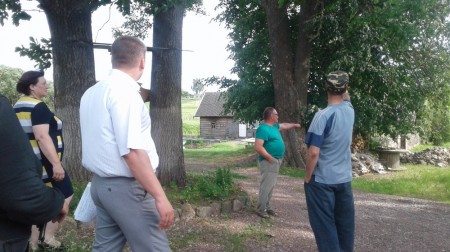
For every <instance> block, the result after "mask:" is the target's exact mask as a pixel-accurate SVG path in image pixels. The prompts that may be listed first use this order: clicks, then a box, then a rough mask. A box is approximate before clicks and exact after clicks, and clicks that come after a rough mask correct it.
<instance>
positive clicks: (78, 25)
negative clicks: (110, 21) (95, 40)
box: [0, 0, 110, 181]
mask: <svg viewBox="0 0 450 252" xmlns="http://www.w3.org/2000/svg"><path fill="white" fill-rule="evenodd" d="M38 2H39V8H41V9H42V10H43V11H44V12H45V15H46V17H47V21H48V25H49V28H50V34H51V39H50V44H51V48H52V60H53V62H52V63H53V64H52V65H53V68H54V71H53V73H54V74H53V80H54V89H55V109H56V113H57V114H58V116H59V117H60V118H61V119H62V121H63V123H64V132H63V134H64V135H63V137H64V143H65V150H66V151H65V158H64V159H63V166H64V168H65V169H66V170H67V171H68V172H69V173H70V174H71V176H72V177H73V179H74V180H78V181H86V180H87V179H88V178H89V174H88V172H87V171H86V170H84V169H82V166H81V148H80V146H81V139H80V130H79V112H78V110H79V102H80V98H81V95H82V94H83V93H84V91H85V90H86V89H87V88H88V87H89V86H91V85H92V84H94V83H95V67H94V52H93V45H92V28H91V14H92V12H93V11H94V10H95V9H97V8H98V7H99V6H101V5H103V4H106V3H109V2H110V1H107V0H104V1H102V0H98V1H87V0H81V1H79V0H63V1H60V0H38ZM0 8H1V9H2V11H3V12H0V14H2V15H1V17H0V18H1V20H2V23H3V19H4V18H8V13H7V10H10V11H12V12H13V15H12V17H13V22H14V23H15V24H16V25H18V24H19V20H20V19H25V20H26V19H30V16H29V15H28V14H27V13H26V12H24V11H22V9H21V5H20V1H7V2H6V3H4V2H2V5H0Z"/></svg>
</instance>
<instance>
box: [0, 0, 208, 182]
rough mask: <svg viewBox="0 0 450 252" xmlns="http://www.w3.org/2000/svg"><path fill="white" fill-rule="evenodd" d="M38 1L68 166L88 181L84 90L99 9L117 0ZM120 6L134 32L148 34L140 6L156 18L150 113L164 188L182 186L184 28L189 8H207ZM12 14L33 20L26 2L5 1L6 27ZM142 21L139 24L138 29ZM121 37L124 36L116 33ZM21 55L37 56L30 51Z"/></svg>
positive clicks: (164, 0)
mask: <svg viewBox="0 0 450 252" xmlns="http://www.w3.org/2000/svg"><path fill="white" fill-rule="evenodd" d="M38 2H39V3H40V8H41V9H42V10H44V12H45V14H46V16H47V20H48V24H49V27H50V33H51V40H50V43H49V44H48V46H50V47H51V50H52V57H53V67H54V81H55V107H56V110H57V113H58V115H59V116H60V117H61V118H62V119H63V121H64V124H65V126H64V138H65V144H66V152H65V156H66V157H65V159H64V161H65V162H64V167H65V168H66V169H67V170H68V171H69V172H70V173H71V174H73V175H72V176H73V177H74V179H75V180H79V181H86V180H87V179H88V177H89V174H88V173H87V172H86V171H85V170H84V169H81V148H80V146H81V139H80V132H79V115H78V114H79V112H78V110H79V101H80V99H81V96H82V94H83V93H84V91H85V90H86V89H87V88H88V87H89V86H91V85H92V84H94V83H95V72H94V71H95V70H94V69H95V68H94V54H93V43H92V30H91V15H92V12H93V11H94V10H96V9H97V8H98V7H100V6H102V5H105V4H111V1H110V0H97V1H87V0H81V1H77V0H63V1H57V0H39V1H38ZM115 4H116V5H117V6H118V8H119V10H120V11H121V12H122V13H123V14H124V15H125V16H126V17H128V18H130V21H129V22H127V23H126V25H128V28H129V29H128V30H129V31H130V30H133V29H135V31H134V32H136V30H139V32H141V33H142V31H143V30H142V29H145V26H142V23H144V22H141V23H139V19H131V13H133V11H135V8H142V9H140V10H138V11H137V13H141V14H145V15H151V14H153V15H154V18H155V20H154V22H155V29H156V30H157V31H156V32H154V47H155V50H154V51H153V52H154V54H155V55H154V56H153V70H152V95H151V108H150V110H151V112H150V113H151V116H152V118H153V120H152V127H153V129H152V135H153V137H154V138H155V142H156V145H157V148H158V152H159V154H160V158H161V162H160V167H159V169H158V172H159V177H160V179H161V182H162V183H163V184H164V185H168V184H169V183H170V182H171V181H175V182H176V183H177V184H178V185H179V186H184V185H185V182H186V181H185V180H186V172H185V169H184V158H183V150H182V132H181V125H182V122H181V49H182V48H181V41H182V40H181V37H182V24H183V16H184V12H185V9H186V7H188V8H189V9H191V10H195V11H197V12H199V9H198V6H200V5H201V1H199V0H187V1H185V0H135V1H132V0H124V1H117V2H115ZM133 8H134V9H133ZM8 10H9V11H12V13H13V15H12V18H13V22H14V23H15V24H16V25H18V23H19V20H20V19H29V18H30V16H29V15H28V14H27V13H26V12H23V11H22V10H21V5H20V1H12V2H1V3H0V23H1V24H3V21H4V19H6V18H8V17H9V16H8V12H7V11H8ZM144 20H145V21H147V20H148V16H146V17H144ZM137 22H138V23H139V25H136V23H137ZM145 23H148V22H145ZM130 27H131V28H133V29H130ZM125 28H127V27H125ZM116 34H124V33H123V32H122V31H116ZM140 37H141V38H142V37H143V36H140ZM32 42H33V41H32ZM33 46H34V48H37V51H39V50H41V49H40V48H38V47H36V43H34V44H33V43H32V47H33ZM156 47H159V48H158V49H156ZM164 48H166V49H164ZM21 51H22V53H27V52H28V53H35V52H36V50H27V49H24V48H22V49H21ZM44 51H45V50H44ZM35 56H36V55H34V57H35ZM41 63H43V62H40V64H41ZM44 63H45V62H44Z"/></svg>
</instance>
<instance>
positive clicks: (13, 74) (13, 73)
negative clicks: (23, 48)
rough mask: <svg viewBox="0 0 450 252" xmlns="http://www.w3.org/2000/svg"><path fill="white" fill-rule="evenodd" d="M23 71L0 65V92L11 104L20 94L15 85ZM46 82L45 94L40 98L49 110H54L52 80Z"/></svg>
mask: <svg viewBox="0 0 450 252" xmlns="http://www.w3.org/2000/svg"><path fill="white" fill-rule="evenodd" d="M23 73H24V71H23V70H22V69H19V68H11V67H8V66H3V65H0V94H2V95H4V96H5V97H6V98H8V100H9V101H10V102H11V104H12V105H14V103H16V101H17V100H18V99H19V98H20V96H21V94H19V93H18V92H17V91H16V85H17V81H18V80H19V79H20V77H22V74H23ZM47 84H48V86H49V87H48V90H47V96H46V97H44V98H42V100H43V101H44V102H45V103H46V104H47V106H48V107H49V108H50V110H52V111H54V108H55V103H54V97H55V95H54V94H55V91H54V87H53V82H51V81H47Z"/></svg>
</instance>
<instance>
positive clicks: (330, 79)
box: [327, 71, 349, 90]
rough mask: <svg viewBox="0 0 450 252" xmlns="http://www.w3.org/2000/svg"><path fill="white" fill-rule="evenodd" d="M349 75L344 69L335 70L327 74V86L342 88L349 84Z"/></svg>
mask: <svg viewBox="0 0 450 252" xmlns="http://www.w3.org/2000/svg"><path fill="white" fill-rule="evenodd" d="M348 81H349V77H348V74H347V73H346V72H344V71H334V72H331V73H329V74H328V75H327V87H328V88H332V89H335V90H340V89H343V88H345V87H346V85H348Z"/></svg>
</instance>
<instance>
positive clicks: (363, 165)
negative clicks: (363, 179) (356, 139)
mask: <svg viewBox="0 0 450 252" xmlns="http://www.w3.org/2000/svg"><path fill="white" fill-rule="evenodd" d="M352 173H353V177H359V176H361V175H363V174H366V173H386V170H385V167H384V166H383V165H382V164H381V163H379V162H378V161H377V158H376V157H374V156H372V155H371V154H366V153H353V154H352Z"/></svg>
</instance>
